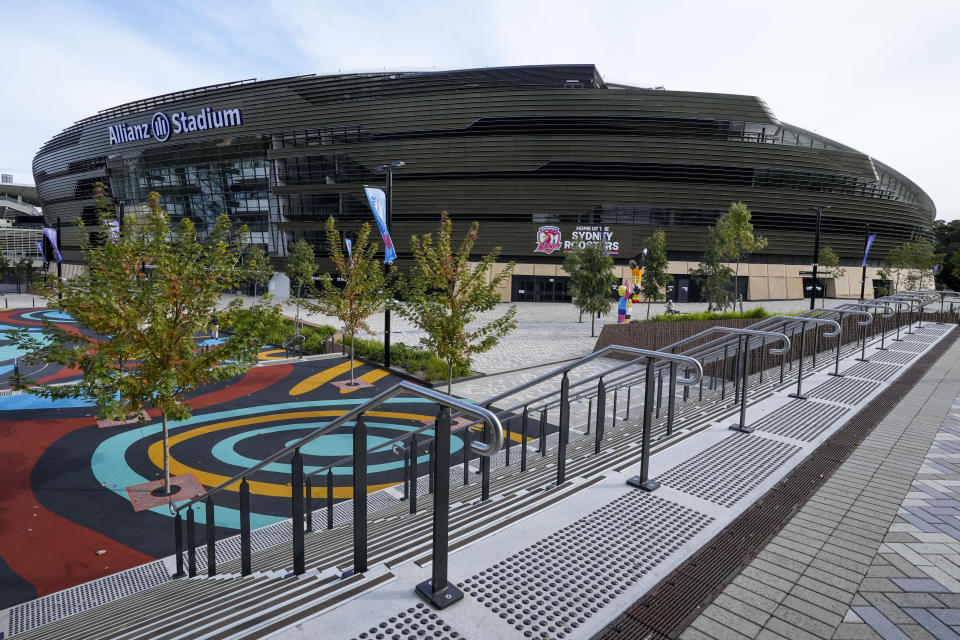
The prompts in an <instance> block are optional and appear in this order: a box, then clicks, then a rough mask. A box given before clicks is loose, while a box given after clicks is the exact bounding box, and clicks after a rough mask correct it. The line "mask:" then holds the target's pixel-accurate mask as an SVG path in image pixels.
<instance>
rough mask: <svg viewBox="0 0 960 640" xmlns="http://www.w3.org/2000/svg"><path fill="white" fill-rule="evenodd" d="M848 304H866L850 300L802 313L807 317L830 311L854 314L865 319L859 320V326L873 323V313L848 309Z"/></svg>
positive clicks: (842, 314)
mask: <svg viewBox="0 0 960 640" xmlns="http://www.w3.org/2000/svg"><path fill="white" fill-rule="evenodd" d="M848 306H865V305H856V304H855V303H852V302H849V303H844V304H842V305H840V306H837V307H833V308H832V309H814V310H813V311H807V312H806V313H804V314H802V315H803V317H805V318H811V317H814V316H812V315H808V314H813V313H820V314H824V315H826V314H828V313H837V314H840V316H841V317H842V316H844V315H854V316H860V317H861V318H863V320H857V326H858V327H866V326H868V325H871V324H873V314H872V313H870V312H869V311H862V310H860V309H847V308H846V307H848ZM877 306H886V305H877ZM887 308H888V309H889V308H890V307H887ZM891 317H893V316H884V318H891Z"/></svg>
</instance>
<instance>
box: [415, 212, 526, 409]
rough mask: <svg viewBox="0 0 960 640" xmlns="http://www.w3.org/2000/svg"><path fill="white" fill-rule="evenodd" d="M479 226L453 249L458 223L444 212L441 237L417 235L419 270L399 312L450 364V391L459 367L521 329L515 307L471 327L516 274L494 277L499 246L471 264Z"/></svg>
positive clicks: (505, 271) (510, 268) (510, 267)
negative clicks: (512, 332)
mask: <svg viewBox="0 0 960 640" xmlns="http://www.w3.org/2000/svg"><path fill="white" fill-rule="evenodd" d="M478 229H479V225H478V224H477V223H476V222H474V223H473V224H471V225H470V231H468V232H467V234H466V236H464V238H463V241H462V242H461V243H460V247H459V248H458V249H457V250H456V251H454V250H453V246H452V238H451V236H452V233H453V223H452V222H451V221H450V218H449V217H447V213H446V212H443V213H442V214H441V216H440V229H439V230H438V231H437V233H436V234H435V235H434V234H429V233H428V234H426V235H423V236H412V237H411V238H410V247H411V251H412V252H413V258H414V266H413V269H412V270H411V272H410V276H409V279H408V281H407V283H406V285H405V286H404V302H403V304H402V305H399V306H398V308H397V313H399V314H400V316H402V317H404V318H406V319H407V320H409V321H410V322H411V324H413V325H414V326H415V327H417V328H418V329H421V330H423V331H424V332H425V333H426V334H427V336H426V337H425V338H421V339H420V342H421V344H423V345H424V346H425V347H427V348H428V349H430V350H431V351H433V352H434V353H436V354H437V357H438V358H440V359H441V360H443V361H444V362H446V363H447V393H450V392H451V387H452V384H453V368H454V365H455V364H457V363H462V364H466V365H469V363H470V360H471V358H472V357H473V356H474V355H475V354H477V353H483V352H484V351H488V350H489V349H492V348H493V347H494V345H496V344H497V342H499V341H500V339H501V338H502V337H503V336H505V335H507V334H508V333H510V332H511V331H513V330H514V329H515V328H516V326H517V320H516V314H517V310H516V307H514V306H512V305H511V306H510V307H509V308H508V309H507V310H506V311H505V312H504V313H503V314H502V315H501V316H500V317H498V318H495V319H493V320H491V321H490V322H487V323H485V324H481V325H479V326H477V327H476V328H474V329H468V328H467V325H469V324H471V323H472V322H474V321H475V320H476V318H477V316H478V315H479V314H481V313H483V312H484V311H489V310H490V309H493V308H494V307H495V306H496V305H497V303H498V302H500V296H499V295H498V294H497V288H498V287H500V285H501V284H502V283H503V282H504V281H506V279H507V278H508V277H509V276H510V272H511V271H513V267H514V263H513V262H511V263H509V264H508V265H507V266H506V268H504V269H503V270H502V271H500V272H499V273H493V274H491V272H492V270H493V263H494V262H495V261H496V259H497V256H499V255H500V248H499V247H497V248H495V249H494V250H493V251H491V252H490V253H489V254H487V255H485V256H483V257H482V258H480V261H479V262H478V263H476V264H473V265H471V264H469V260H470V251H471V250H472V249H473V245H474V244H475V243H476V241H477V237H478V235H479V233H478Z"/></svg>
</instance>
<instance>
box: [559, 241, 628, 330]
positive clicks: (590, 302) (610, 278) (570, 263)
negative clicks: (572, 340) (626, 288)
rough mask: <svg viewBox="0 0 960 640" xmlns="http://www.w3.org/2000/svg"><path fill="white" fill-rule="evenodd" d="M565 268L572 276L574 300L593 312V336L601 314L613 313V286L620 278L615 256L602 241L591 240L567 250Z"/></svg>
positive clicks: (590, 312)
mask: <svg viewBox="0 0 960 640" xmlns="http://www.w3.org/2000/svg"><path fill="white" fill-rule="evenodd" d="M563 270H564V271H566V272H567V274H568V275H569V276H570V283H571V285H572V293H573V304H574V305H575V306H576V307H577V309H579V310H580V312H581V313H588V314H590V336H591V337H593V336H594V335H595V333H596V329H595V327H596V318H597V314H598V313H600V314H602V313H609V312H610V308H611V307H612V306H613V300H612V296H611V287H612V286H613V285H614V283H615V282H616V278H615V277H614V275H613V271H612V270H613V258H611V257H610V256H608V255H607V254H606V253H604V251H603V249H602V248H601V247H600V245H599V244H588V245H587V246H585V247H584V248H583V249H580V250H578V251H576V252H574V253H568V254H567V257H566V258H564V259H563Z"/></svg>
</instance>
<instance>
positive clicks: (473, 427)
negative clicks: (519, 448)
mask: <svg viewBox="0 0 960 640" xmlns="http://www.w3.org/2000/svg"><path fill="white" fill-rule="evenodd" d="M470 431H483V425H479V426H478V425H471V426H470ZM510 439H511V440H513V441H514V442H523V435H522V434H519V433H515V432H513V431H511V432H510ZM531 440H533V437H532V436H527V442H530V441H531Z"/></svg>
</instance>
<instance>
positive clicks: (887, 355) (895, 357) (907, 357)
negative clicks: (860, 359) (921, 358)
mask: <svg viewBox="0 0 960 640" xmlns="http://www.w3.org/2000/svg"><path fill="white" fill-rule="evenodd" d="M916 357H917V354H915V353H910V352H909V351H882V352H880V353H875V354H873V355H872V356H870V359H871V360H877V361H879V362H894V363H896V364H907V363H908V362H910V361H911V360H913V359H914V358H916Z"/></svg>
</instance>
